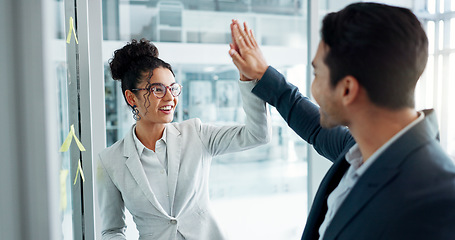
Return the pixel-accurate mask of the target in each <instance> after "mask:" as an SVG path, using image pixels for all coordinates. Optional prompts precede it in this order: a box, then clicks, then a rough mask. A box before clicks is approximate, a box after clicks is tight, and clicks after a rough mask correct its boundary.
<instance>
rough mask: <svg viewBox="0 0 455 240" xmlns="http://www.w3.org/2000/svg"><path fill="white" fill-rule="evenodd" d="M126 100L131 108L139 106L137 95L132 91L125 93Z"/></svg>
mask: <svg viewBox="0 0 455 240" xmlns="http://www.w3.org/2000/svg"><path fill="white" fill-rule="evenodd" d="M125 98H126V101H127V102H128V104H129V105H130V106H134V105H136V106H137V105H138V103H137V101H138V99H137V97H136V95H135V94H134V93H133V92H131V91H130V90H126V91H125Z"/></svg>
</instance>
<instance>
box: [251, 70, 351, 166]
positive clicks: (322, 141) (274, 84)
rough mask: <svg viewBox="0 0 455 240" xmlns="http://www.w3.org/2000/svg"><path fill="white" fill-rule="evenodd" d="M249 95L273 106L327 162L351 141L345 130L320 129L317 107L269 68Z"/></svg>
mask: <svg viewBox="0 0 455 240" xmlns="http://www.w3.org/2000/svg"><path fill="white" fill-rule="evenodd" d="M252 92H253V93H254V94H256V95H257V96H258V97H259V98H261V99H262V100H264V101H266V102H267V103H269V104H270V105H272V106H274V107H275V108H276V109H277V110H278V112H279V113H280V115H281V116H282V117H283V118H284V120H285V121H286V122H287V123H288V125H289V126H290V127H291V128H292V129H293V130H294V131H295V132H296V133H297V134H298V135H299V136H300V137H301V138H303V139H304V140H305V141H307V142H308V143H309V144H312V145H313V146H314V148H315V150H316V151H317V152H318V153H319V154H321V155H322V156H324V157H326V158H327V159H329V160H331V161H335V159H336V158H337V157H338V156H339V155H340V154H341V152H343V150H344V149H345V147H347V146H348V144H349V143H351V144H352V142H353V141H354V140H353V138H352V136H351V134H350V133H349V131H348V130H347V128H346V127H335V128H331V129H324V128H322V127H321V125H320V124H319V117H320V116H319V107H317V106H316V105H315V104H313V103H312V102H311V101H310V100H309V99H308V98H307V97H304V96H303V95H302V94H301V93H300V92H299V90H298V88H297V87H296V86H294V85H292V84H290V83H288V82H287V81H286V79H285V78H284V76H283V75H281V74H280V73H279V72H278V71H277V70H275V69H274V68H273V67H269V68H268V69H267V71H266V72H265V73H264V76H263V77H262V78H261V80H260V81H259V82H258V83H257V85H256V86H255V87H254V88H253V91H252Z"/></svg>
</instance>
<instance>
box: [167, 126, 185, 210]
mask: <svg viewBox="0 0 455 240" xmlns="http://www.w3.org/2000/svg"><path fill="white" fill-rule="evenodd" d="M166 131H167V133H166V134H167V136H166V145H167V148H166V149H167V160H168V187H169V198H170V203H171V215H172V216H175V215H176V213H175V212H174V209H175V207H174V205H175V201H174V200H175V191H176V188H177V180H178V176H179V170H180V154H181V150H182V147H181V146H182V145H181V144H182V143H181V142H182V138H181V134H180V131H179V130H178V129H177V128H175V126H174V125H173V124H168V125H167V130H166Z"/></svg>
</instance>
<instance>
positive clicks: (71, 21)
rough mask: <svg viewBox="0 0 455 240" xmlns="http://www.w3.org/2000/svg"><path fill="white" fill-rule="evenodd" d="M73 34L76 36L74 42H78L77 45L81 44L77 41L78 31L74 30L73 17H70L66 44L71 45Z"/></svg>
mask: <svg viewBox="0 0 455 240" xmlns="http://www.w3.org/2000/svg"><path fill="white" fill-rule="evenodd" d="M71 33H73V34H74V40H75V41H76V44H79V42H78V41H77V36H76V30H74V20H73V17H70V29H69V30H68V35H67V36H66V43H70V41H71Z"/></svg>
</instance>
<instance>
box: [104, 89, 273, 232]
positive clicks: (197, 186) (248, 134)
mask: <svg viewBox="0 0 455 240" xmlns="http://www.w3.org/2000/svg"><path fill="white" fill-rule="evenodd" d="M254 85H255V83H254V82H241V81H239V86H240V92H241V95H242V100H243V108H244V110H245V113H246V120H245V124H244V125H234V126H214V125H209V124H203V123H201V121H200V120H199V119H190V120H187V121H184V122H182V123H169V124H167V125H166V131H167V133H166V145H167V157H168V186H169V198H170V203H171V214H168V213H166V211H164V209H163V208H162V207H161V205H160V204H159V202H158V200H157V199H156V197H155V194H154V193H153V191H152V190H151V188H150V186H149V183H148V180H147V176H146V175H145V172H144V169H143V167H142V164H141V162H140V159H139V155H138V153H137V150H136V146H135V143H134V139H133V129H134V126H133V127H132V128H131V131H130V132H129V133H128V134H127V135H126V136H125V138H124V139H122V140H120V141H118V142H116V143H115V144H113V145H112V146H111V147H109V148H106V149H105V150H103V151H102V152H101V153H100V154H99V156H98V159H97V173H96V184H97V193H98V200H99V201H98V203H99V207H100V215H101V218H102V235H103V239H125V235H124V231H125V229H126V224H125V215H124V209H125V207H126V208H127V209H128V210H129V211H130V213H131V214H132V216H133V220H134V222H135V223H136V226H137V229H138V231H139V235H140V236H139V239H141V240H145V239H147V240H152V239H160V240H170V239H176V236H177V231H178V232H180V233H181V234H182V235H183V237H184V238H185V239H187V240H193V239H194V240H221V239H225V237H224V235H223V233H222V231H221V229H220V228H219V227H218V224H217V222H216V220H215V218H214V217H213V215H212V212H211V210H210V206H209V205H210V203H209V191H208V181H209V169H210V164H211V160H212V157H213V156H215V155H218V154H223V153H228V152H236V151H242V150H246V149H249V148H252V147H255V146H258V145H261V144H265V143H267V142H268V141H269V140H270V136H271V125H270V120H269V116H268V111H267V107H266V103H265V102H264V101H262V100H260V99H259V98H258V97H256V96H255V95H253V94H252V93H251V89H252V88H253V87H254Z"/></svg>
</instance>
